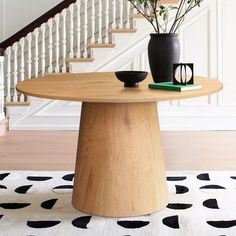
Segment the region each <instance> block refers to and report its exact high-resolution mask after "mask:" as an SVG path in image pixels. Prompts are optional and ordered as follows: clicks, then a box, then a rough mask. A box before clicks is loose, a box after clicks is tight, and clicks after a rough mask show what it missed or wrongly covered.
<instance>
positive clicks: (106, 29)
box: [105, 0, 109, 43]
mask: <svg viewBox="0 0 236 236" xmlns="http://www.w3.org/2000/svg"><path fill="white" fill-rule="evenodd" d="M105 4H106V6H105V43H108V42H109V0H106V2H105Z"/></svg>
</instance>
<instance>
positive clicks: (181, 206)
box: [167, 203, 193, 210]
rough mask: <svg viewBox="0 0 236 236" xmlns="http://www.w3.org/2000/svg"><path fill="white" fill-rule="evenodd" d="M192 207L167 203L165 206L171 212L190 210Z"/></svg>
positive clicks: (190, 205)
mask: <svg viewBox="0 0 236 236" xmlns="http://www.w3.org/2000/svg"><path fill="white" fill-rule="evenodd" d="M192 206H193V205H192V204H185V203H169V204H168V205H167V208H169V209H172V210H186V209H189V208H191V207H192Z"/></svg>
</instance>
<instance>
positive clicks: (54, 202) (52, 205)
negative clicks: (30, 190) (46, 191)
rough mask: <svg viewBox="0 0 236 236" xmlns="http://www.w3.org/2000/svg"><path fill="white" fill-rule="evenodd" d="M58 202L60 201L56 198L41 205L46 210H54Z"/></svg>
mask: <svg viewBox="0 0 236 236" xmlns="http://www.w3.org/2000/svg"><path fill="white" fill-rule="evenodd" d="M57 201H58V199H56V198H54V199H50V200H47V201H45V202H42V203H41V207H42V208H44V209H52V208H53V207H54V205H55V204H56V202H57Z"/></svg>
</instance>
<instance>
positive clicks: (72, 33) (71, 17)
mask: <svg viewBox="0 0 236 236" xmlns="http://www.w3.org/2000/svg"><path fill="white" fill-rule="evenodd" d="M69 11H70V58H73V57H74V4H71V5H70V7H69Z"/></svg>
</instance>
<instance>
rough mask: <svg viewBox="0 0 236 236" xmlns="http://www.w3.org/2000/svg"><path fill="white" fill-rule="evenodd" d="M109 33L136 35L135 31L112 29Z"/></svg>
mask: <svg viewBox="0 0 236 236" xmlns="http://www.w3.org/2000/svg"><path fill="white" fill-rule="evenodd" d="M110 32H111V33H136V32H137V29H134V28H133V29H125V28H124V29H112V30H111V31H110Z"/></svg>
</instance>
